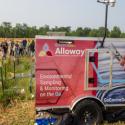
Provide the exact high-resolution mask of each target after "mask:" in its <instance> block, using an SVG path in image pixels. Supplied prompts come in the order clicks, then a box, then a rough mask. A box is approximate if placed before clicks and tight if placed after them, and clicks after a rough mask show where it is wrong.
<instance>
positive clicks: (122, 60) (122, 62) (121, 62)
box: [120, 56, 125, 69]
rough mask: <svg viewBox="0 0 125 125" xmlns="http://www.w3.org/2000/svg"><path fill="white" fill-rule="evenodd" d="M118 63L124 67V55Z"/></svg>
mask: <svg viewBox="0 0 125 125" xmlns="http://www.w3.org/2000/svg"><path fill="white" fill-rule="evenodd" d="M120 65H121V66H123V67H124V69H125V56H123V58H122V59H121V61H120Z"/></svg>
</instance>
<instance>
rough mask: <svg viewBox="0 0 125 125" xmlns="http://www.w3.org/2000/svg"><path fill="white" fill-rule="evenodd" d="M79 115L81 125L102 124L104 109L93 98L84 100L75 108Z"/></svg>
mask: <svg viewBox="0 0 125 125" xmlns="http://www.w3.org/2000/svg"><path fill="white" fill-rule="evenodd" d="M74 113H75V114H76V115H77V116H78V119H79V125H100V123H101V122H102V120H103V116H102V110H101V108H100V107H99V105H98V104H97V103H96V102H94V101H92V100H83V101H81V102H80V103H79V104H78V105H76V107H75V109H74Z"/></svg>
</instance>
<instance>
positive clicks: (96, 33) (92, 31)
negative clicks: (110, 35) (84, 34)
mask: <svg viewBox="0 0 125 125" xmlns="http://www.w3.org/2000/svg"><path fill="white" fill-rule="evenodd" d="M89 36H90V37H98V29H92V30H91V31H90V33H89Z"/></svg>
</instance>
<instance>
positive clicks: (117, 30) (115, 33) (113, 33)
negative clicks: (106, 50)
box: [110, 26, 121, 38]
mask: <svg viewBox="0 0 125 125" xmlns="http://www.w3.org/2000/svg"><path fill="white" fill-rule="evenodd" d="M120 36H121V30H120V28H119V27H117V26H114V27H113V30H112V31H111V33H110V37H112V38H120Z"/></svg>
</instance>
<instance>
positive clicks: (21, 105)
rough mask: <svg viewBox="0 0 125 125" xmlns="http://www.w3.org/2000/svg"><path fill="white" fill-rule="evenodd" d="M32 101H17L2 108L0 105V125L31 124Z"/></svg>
mask: <svg viewBox="0 0 125 125" xmlns="http://www.w3.org/2000/svg"><path fill="white" fill-rule="evenodd" d="M34 111H35V110H34V101H26V102H25V101H24V102H17V103H13V104H11V105H9V106H8V107H7V108H2V105H0V125H33V124H34V120H33V119H34V114H35V113H34Z"/></svg>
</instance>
